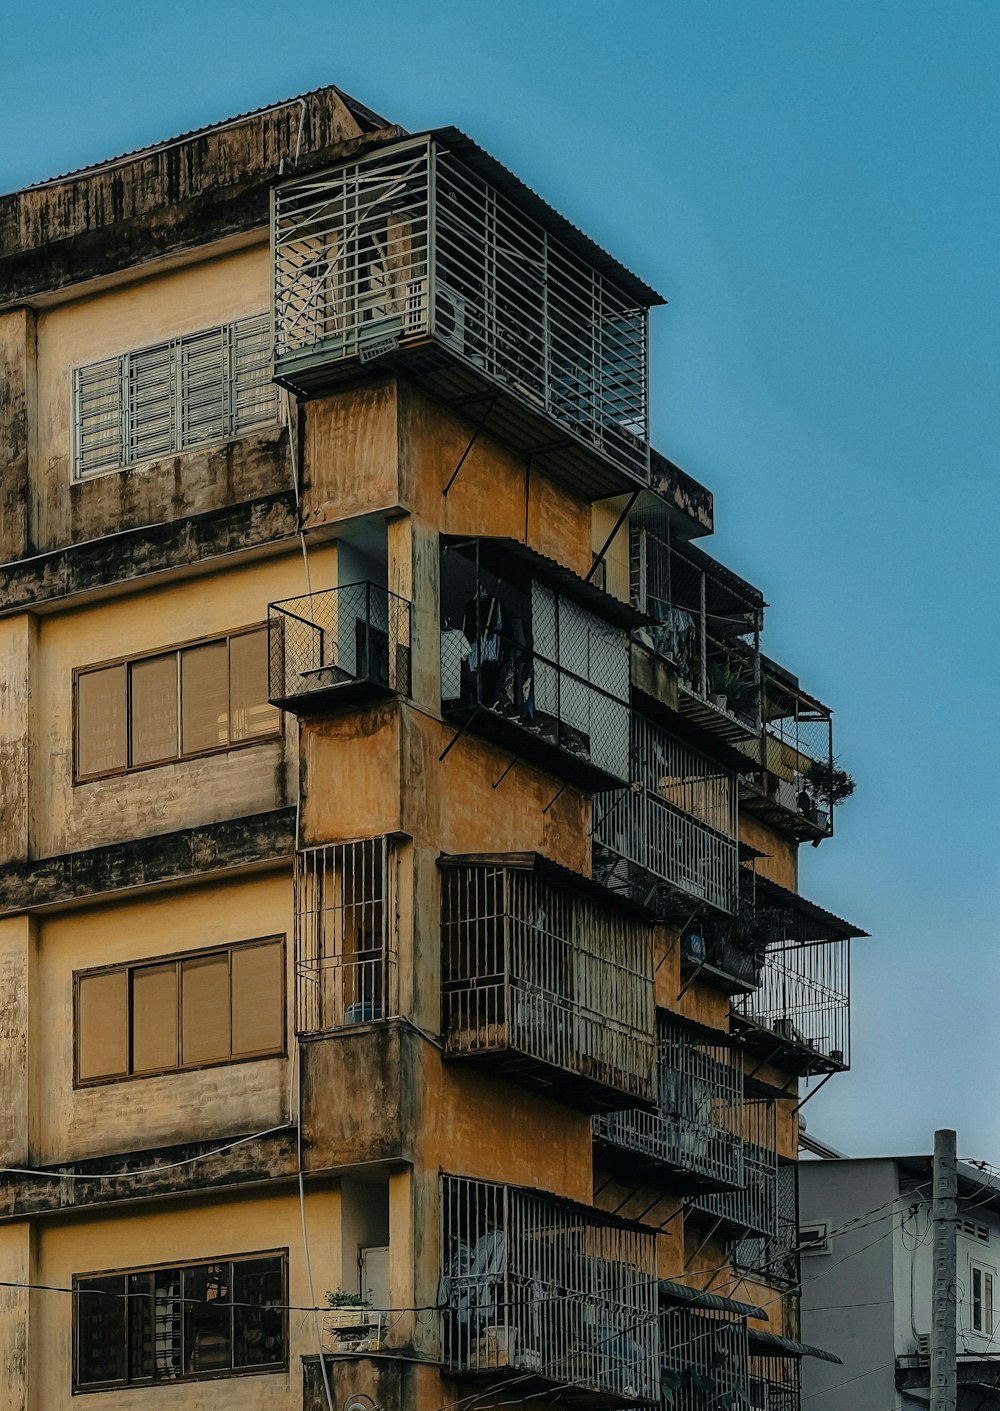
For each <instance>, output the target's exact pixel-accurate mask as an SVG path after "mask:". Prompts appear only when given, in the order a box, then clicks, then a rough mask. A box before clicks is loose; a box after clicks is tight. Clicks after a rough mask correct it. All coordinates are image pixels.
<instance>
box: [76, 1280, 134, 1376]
mask: <svg viewBox="0 0 1000 1411" xmlns="http://www.w3.org/2000/svg"><path fill="white" fill-rule="evenodd" d="M77 1289H78V1293H77V1309H76V1317H77V1332H78V1349H77V1374H76V1379H77V1383H78V1385H79V1386H101V1385H103V1384H106V1383H108V1382H124V1381H125V1379H126V1368H127V1363H126V1360H125V1298H124V1297H123V1295H124V1293H125V1276H124V1274H105V1275H103V1276H101V1277H100V1278H94V1279H81V1280H80V1281H79V1284H78V1285H77Z"/></svg>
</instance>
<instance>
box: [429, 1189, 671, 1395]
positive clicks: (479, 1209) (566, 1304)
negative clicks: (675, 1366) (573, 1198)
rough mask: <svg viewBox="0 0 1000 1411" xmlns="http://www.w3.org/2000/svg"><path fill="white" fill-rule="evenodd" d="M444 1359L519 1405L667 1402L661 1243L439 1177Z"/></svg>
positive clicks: (518, 1192)
mask: <svg viewBox="0 0 1000 1411" xmlns="http://www.w3.org/2000/svg"><path fill="white" fill-rule="evenodd" d="M442 1217H443V1218H442V1266H441V1273H442V1281H441V1299H442V1303H443V1306H444V1312H443V1331H444V1349H443V1351H444V1362H445V1366H446V1367H447V1368H448V1369H449V1370H450V1371H452V1372H453V1373H456V1374H459V1375H463V1376H469V1377H471V1376H481V1377H483V1378H484V1379H485V1380H487V1381H489V1382H491V1383H496V1382H498V1381H500V1380H501V1379H502V1378H504V1377H505V1376H509V1377H510V1378H511V1379H512V1380H516V1383H517V1389H516V1395H517V1399H518V1400H524V1399H526V1398H531V1397H538V1396H545V1395H546V1393H547V1392H551V1390H552V1389H553V1388H555V1387H558V1388H559V1389H560V1399H571V1400H573V1401H576V1402H579V1403H581V1404H584V1405H591V1406H594V1407H605V1406H606V1407H618V1406H625V1405H637V1404H643V1403H648V1402H654V1401H657V1400H658V1399H659V1394H660V1378H659V1373H660V1368H659V1348H658V1344H659V1338H658V1329H657V1282H656V1255H655V1234H654V1233H653V1231H652V1230H647V1229H645V1228H643V1227H642V1226H639V1225H635V1224H632V1223H630V1222H625V1221H622V1220H616V1219H615V1218H614V1217H613V1216H608V1215H603V1214H601V1213H599V1212H597V1211H595V1210H593V1209H591V1208H589V1207H586V1206H579V1205H574V1204H572V1203H570V1202H569V1201H564V1200H560V1199H558V1198H556V1197H554V1196H548V1195H543V1194H540V1193H539V1192H537V1191H534V1190H530V1191H529V1190H523V1189H520V1188H518V1187H513V1186H504V1185H497V1184H493V1183H491V1182H486V1181H477V1180H469V1179H467V1178H465V1177H459V1176H444V1177H442Z"/></svg>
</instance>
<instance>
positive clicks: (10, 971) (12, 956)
mask: <svg viewBox="0 0 1000 1411" xmlns="http://www.w3.org/2000/svg"><path fill="white" fill-rule="evenodd" d="M36 976H37V967H36V929H35V923H34V921H33V920H32V918H30V917H28V916H15V917H4V918H2V919H0V1093H2V1094H3V1101H2V1102H0V1165H10V1166H24V1165H26V1164H27V1161H28V1154H29V1149H30V1135H29V1126H30V1120H31V1118H32V1117H34V1115H35V1102H34V1099H33V1090H32V1084H31V1076H30V1070H29V1064H30V1063H31V1062H32V1061H33V1059H34V1058H35V1057H36V1056H37V1055H35V1054H34V1053H33V1051H32V1048H31V1039H32V1029H31V1021H32V1020H33V1019H34V1020H36V1027H35V1032H36V1033H37V1032H38V1025H37V1016H36V1015H35V1013H34V993H35V990H36V988H37V979H36Z"/></svg>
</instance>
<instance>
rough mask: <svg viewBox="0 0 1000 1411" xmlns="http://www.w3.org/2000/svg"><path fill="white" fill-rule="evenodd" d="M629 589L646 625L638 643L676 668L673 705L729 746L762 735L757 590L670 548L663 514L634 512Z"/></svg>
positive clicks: (699, 556) (696, 553)
mask: <svg viewBox="0 0 1000 1411" xmlns="http://www.w3.org/2000/svg"><path fill="white" fill-rule="evenodd" d="M629 567H630V591H631V597H632V602H633V603H634V605H635V606H636V607H637V608H638V609H639V610H640V611H641V612H643V613H645V614H646V616H647V617H648V618H649V619H650V621H649V624H648V625H647V626H645V627H642V628H640V629H639V630H638V632H637V634H636V635H637V640H638V641H640V642H644V643H645V644H646V645H647V646H648V647H650V648H651V649H652V650H653V651H655V652H656V653H657V655H659V656H661V657H663V658H664V659H665V660H667V661H670V662H672V663H673V665H674V666H675V667H676V669H677V677H678V687H679V690H678V707H679V709H680V711H681V713H682V714H683V715H685V716H686V717H687V718H688V719H690V720H693V721H695V722H697V724H699V725H701V726H703V727H704V728H706V729H708V730H711V731H712V732H713V733H714V734H717V735H720V736H721V737H722V738H723V739H727V740H730V741H733V742H737V741H740V740H744V741H745V740H750V739H753V738H755V737H756V736H757V735H758V734H759V733H760V728H761V717H760V633H761V629H762V627H763V620H764V599H763V597H762V595H761V594H760V593H759V592H758V590H757V589H756V588H752V587H751V586H750V584H749V583H745V582H744V581H743V579H741V578H738V577H737V575H736V574H735V573H731V572H730V571H729V569H727V568H724V567H723V565H722V564H720V563H716V562H715V560H714V559H711V558H709V556H708V555H707V554H705V553H703V552H702V551H701V550H700V549H698V548H697V547H696V546H695V545H693V544H685V545H684V546H683V547H678V546H677V545H674V544H672V543H671V542H670V524H669V521H668V520H667V518H666V516H665V514H664V513H663V511H662V510H659V509H655V510H644V511H641V512H637V513H633V515H632V516H631V518H630V525H629Z"/></svg>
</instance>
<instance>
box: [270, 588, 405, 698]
mask: <svg viewBox="0 0 1000 1411" xmlns="http://www.w3.org/2000/svg"><path fill="white" fill-rule="evenodd" d="M268 628H269V642H268V693H269V698H270V700H271V701H272V703H273V704H275V705H281V706H284V707H285V708H287V709H296V708H299V707H306V708H308V707H309V706H310V705H313V706H315V707H317V708H318V707H320V706H321V705H325V704H327V703H328V702H329V701H330V699H331V698H332V697H333V696H334V695H336V694H337V693H338V692H339V693H340V694H341V695H344V696H346V695H348V694H349V691H348V690H346V689H345V688H352V687H353V688H357V687H360V686H366V687H370V688H371V689H372V690H376V691H386V692H395V693H398V694H399V695H404V696H405V695H409V693H410V667H411V635H410V634H411V617H410V604H409V602H407V600H406V599H405V598H401V597H399V595H398V594H396V593H392V592H390V591H389V590H388V589H387V588H383V587H381V586H380V585H379V584H377V583H369V582H362V583H348V584H344V585H342V586H341V587H339V588H330V589H327V590H326V591H325V592H321V593H312V594H307V595H305V596H303V597H299V598H286V599H284V600H283V601H282V602H279V603H271V605H270V607H269V608H268Z"/></svg>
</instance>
